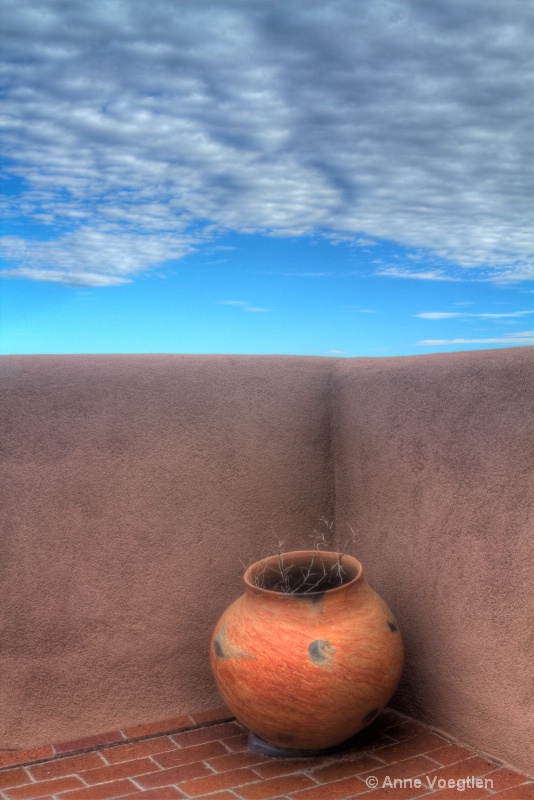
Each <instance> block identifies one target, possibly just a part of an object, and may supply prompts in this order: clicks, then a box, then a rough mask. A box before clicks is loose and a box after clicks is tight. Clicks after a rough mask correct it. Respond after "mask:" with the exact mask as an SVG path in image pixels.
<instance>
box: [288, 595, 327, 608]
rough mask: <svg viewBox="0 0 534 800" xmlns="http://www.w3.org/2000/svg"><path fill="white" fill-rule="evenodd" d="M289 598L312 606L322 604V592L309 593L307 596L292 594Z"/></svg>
mask: <svg viewBox="0 0 534 800" xmlns="http://www.w3.org/2000/svg"><path fill="white" fill-rule="evenodd" d="M291 597H294V598H295V600H305V601H306V602H307V603H311V604H312V605H317V603H322V601H323V597H324V592H310V593H309V594H306V593H304V592H303V593H302V594H299V593H298V592H296V593H295V594H292V595H291Z"/></svg>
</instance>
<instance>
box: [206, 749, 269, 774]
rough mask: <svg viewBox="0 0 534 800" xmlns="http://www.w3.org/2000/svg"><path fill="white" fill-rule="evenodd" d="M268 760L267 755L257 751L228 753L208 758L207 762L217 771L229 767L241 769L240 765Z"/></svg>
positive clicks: (247, 765) (248, 765)
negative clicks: (261, 754) (259, 753)
mask: <svg viewBox="0 0 534 800" xmlns="http://www.w3.org/2000/svg"><path fill="white" fill-rule="evenodd" d="M266 761H267V759H266V757H265V756H260V755H258V754H257V753H250V752H245V753H227V754H226V755H223V756H218V757H216V758H210V759H208V761H207V763H208V764H209V766H210V767H211V768H212V769H214V770H215V771H216V772H226V771H227V770H229V769H239V767H251V766H252V765H253V764H261V763H265V762H266Z"/></svg>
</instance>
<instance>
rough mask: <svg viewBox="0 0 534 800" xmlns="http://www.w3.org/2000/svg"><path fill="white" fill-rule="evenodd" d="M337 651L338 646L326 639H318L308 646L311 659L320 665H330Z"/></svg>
mask: <svg viewBox="0 0 534 800" xmlns="http://www.w3.org/2000/svg"><path fill="white" fill-rule="evenodd" d="M335 652H336V646H335V645H333V644H330V642H327V641H326V639H316V640H315V641H314V642H312V643H311V644H310V646H309V647H308V655H309V657H310V660H311V661H313V663H314V664H317V666H319V667H326V666H328V665H329V664H330V662H331V661H332V659H333V657H334V653H335Z"/></svg>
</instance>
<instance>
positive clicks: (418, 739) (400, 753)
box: [374, 731, 446, 764]
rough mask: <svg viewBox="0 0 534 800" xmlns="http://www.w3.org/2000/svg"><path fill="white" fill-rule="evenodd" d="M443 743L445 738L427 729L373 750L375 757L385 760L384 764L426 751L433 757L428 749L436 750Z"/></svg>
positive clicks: (422, 753)
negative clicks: (410, 737) (409, 737)
mask: <svg viewBox="0 0 534 800" xmlns="http://www.w3.org/2000/svg"><path fill="white" fill-rule="evenodd" d="M444 744H446V742H445V739H442V738H441V736H436V734H434V733H429V732H428V731H427V732H426V733H422V734H419V735H418V736H414V737H413V738H412V739H405V740H404V741H402V742H399V743H398V744H391V745H388V746H387V747H380V748H379V749H377V750H374V753H375V755H376V756H377V758H380V759H381V760H382V761H385V762H386V764H393V763H395V761H403V760H404V759H405V758H410V757H411V756H419V755H424V754H425V753H428V754H429V755H430V757H431V758H434V756H433V755H432V754H431V753H430V751H432V750H437V749H438V748H439V747H442V746H443V745H444Z"/></svg>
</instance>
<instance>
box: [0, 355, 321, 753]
mask: <svg viewBox="0 0 534 800" xmlns="http://www.w3.org/2000/svg"><path fill="white" fill-rule="evenodd" d="M330 374H331V365H330V362H329V361H328V360H323V359H314V358H278V357H264V358H254V357H244V356H238V357H233V356H213V357H212V356H36V357H33V356H22V357H3V358H2V359H0V409H1V410H0V415H1V429H2V433H1V461H0V470H1V474H0V508H1V511H0V525H1V529H2V533H1V537H2V542H1V549H0V749H1V748H11V747H14V748H16V747H28V746H31V745H35V744H41V743H49V742H51V741H59V740H62V739H73V738H76V737H78V736H86V735H89V734H92V733H99V732H102V731H109V730H113V729H115V728H116V727H117V726H123V725H127V724H135V723H138V722H145V721H146V722H148V721H154V720H158V719H166V718H169V717H173V716H176V715H178V714H181V713H185V712H187V711H194V710H201V709H202V708H209V707H213V706H215V705H219V704H220V699H219V697H218V696H217V694H216V690H215V687H214V684H213V680H212V677H211V673H210V670H209V662H208V647H209V639H210V635H211V631H212V629H213V627H214V625H215V622H216V621H217V619H218V617H219V615H220V614H221V613H222V611H223V610H224V608H225V607H226V606H227V605H228V604H229V603H230V602H231V601H232V600H233V599H235V598H236V597H237V596H238V595H239V594H241V592H242V584H241V574H242V572H243V570H242V567H241V561H242V562H244V563H245V564H246V565H247V566H248V565H249V564H250V563H251V562H252V561H253V560H255V559H257V558H259V557H262V556H264V555H266V554H267V553H268V552H272V548H273V546H274V543H275V536H276V535H280V536H282V537H284V538H285V537H287V538H288V544H289V545H291V542H292V541H295V542H297V541H298V540H299V538H300V535H301V534H302V533H303V532H304V533H306V534H307V533H309V532H310V531H311V530H312V528H313V526H314V524H315V522H316V519H317V517H319V516H320V515H321V514H325V515H327V516H330V517H333V489H332V475H333V471H332V468H331V464H330V442H329V428H330V409H329V397H330V394H331V393H330V386H329V382H330Z"/></svg>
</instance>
